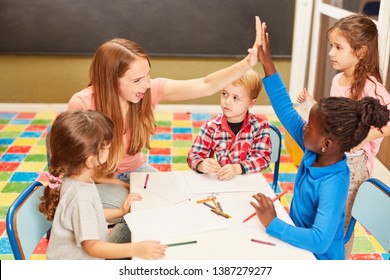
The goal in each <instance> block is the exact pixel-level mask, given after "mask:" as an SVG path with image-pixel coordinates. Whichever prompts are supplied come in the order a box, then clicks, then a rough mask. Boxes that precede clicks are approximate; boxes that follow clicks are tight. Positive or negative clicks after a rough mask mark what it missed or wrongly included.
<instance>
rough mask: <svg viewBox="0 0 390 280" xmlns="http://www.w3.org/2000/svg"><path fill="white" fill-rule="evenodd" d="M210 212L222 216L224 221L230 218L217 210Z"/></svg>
mask: <svg viewBox="0 0 390 280" xmlns="http://www.w3.org/2000/svg"><path fill="white" fill-rule="evenodd" d="M211 211H212V212H214V213H215V214H217V215H219V216H222V217H224V218H226V219H230V218H231V217H232V216H230V215H229V214H227V213H225V212H222V211H219V210H217V209H211Z"/></svg>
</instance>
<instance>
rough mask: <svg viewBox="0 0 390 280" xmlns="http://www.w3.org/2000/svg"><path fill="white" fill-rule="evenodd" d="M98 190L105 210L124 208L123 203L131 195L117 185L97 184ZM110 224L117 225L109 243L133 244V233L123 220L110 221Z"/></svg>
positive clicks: (113, 229)
mask: <svg viewBox="0 0 390 280" xmlns="http://www.w3.org/2000/svg"><path fill="white" fill-rule="evenodd" d="M96 187H97V190H98V192H99V195H100V200H101V201H102V205H103V208H105V209H107V208H108V209H118V208H120V207H122V204H123V202H124V201H125V199H126V197H127V196H128V195H129V190H128V189H126V188H124V187H121V186H119V185H115V184H96ZM109 222H110V223H115V226H114V227H113V228H112V231H111V233H110V236H109V238H108V241H109V242H112V243H127V242H131V232H130V229H129V227H128V226H127V224H126V222H125V220H124V219H123V218H118V219H114V220H110V221H109Z"/></svg>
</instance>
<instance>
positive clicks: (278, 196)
mask: <svg viewBox="0 0 390 280" xmlns="http://www.w3.org/2000/svg"><path fill="white" fill-rule="evenodd" d="M286 193H287V192H282V193H280V194H279V195H277V196H276V197H275V198H274V199H272V202H275V201H276V200H278V199H279V198H281V197H282V196H283V195H285V194H286ZM254 216H256V212H255V213H253V214H251V215H250V216H249V217H248V218H246V219H245V220H244V221H243V222H242V223H245V222H247V221H249V220H250V219H252V218H253V217H254Z"/></svg>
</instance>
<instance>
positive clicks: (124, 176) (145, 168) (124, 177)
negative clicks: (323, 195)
mask: <svg viewBox="0 0 390 280" xmlns="http://www.w3.org/2000/svg"><path fill="white" fill-rule="evenodd" d="M158 171H159V170H158V169H157V168H154V167H153V166H151V165H150V164H147V163H144V164H143V165H141V166H140V167H138V168H137V169H134V170H133V171H131V172H158ZM131 172H122V173H119V174H118V175H116V177H117V178H118V179H119V180H121V181H123V182H125V183H130V173H131Z"/></svg>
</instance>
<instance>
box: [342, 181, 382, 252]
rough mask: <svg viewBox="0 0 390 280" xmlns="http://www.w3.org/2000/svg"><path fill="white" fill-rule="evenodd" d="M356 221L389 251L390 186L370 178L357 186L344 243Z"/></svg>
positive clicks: (349, 236)
mask: <svg viewBox="0 0 390 280" xmlns="http://www.w3.org/2000/svg"><path fill="white" fill-rule="evenodd" d="M356 221H358V222H359V223H360V224H361V225H362V226H363V227H364V228H365V229H367V230H368V231H369V232H370V233H371V234H372V236H373V237H375V239H376V240H377V241H378V242H379V243H380V244H381V245H382V247H383V248H384V249H385V250H386V252H390V188H389V187H388V186H386V184H384V183H383V182H381V181H379V180H378V179H374V178H370V179H368V180H367V181H365V182H364V183H363V184H362V185H361V186H360V187H359V190H358V193H357V195H356V199H355V202H354V204H353V206H352V217H351V221H350V223H349V225H348V229H347V233H346V235H345V238H344V242H345V243H347V242H348V240H349V239H350V238H351V235H352V232H353V230H354V228H355V224H356Z"/></svg>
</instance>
